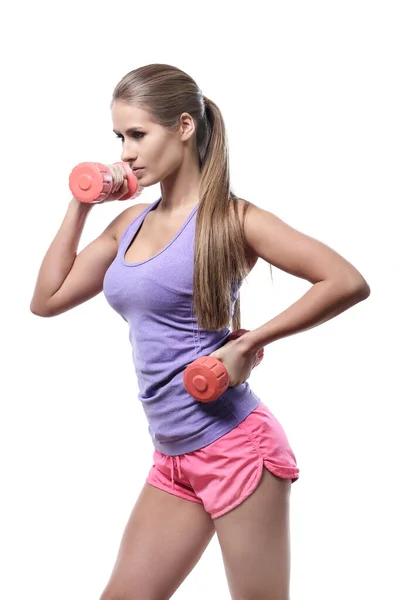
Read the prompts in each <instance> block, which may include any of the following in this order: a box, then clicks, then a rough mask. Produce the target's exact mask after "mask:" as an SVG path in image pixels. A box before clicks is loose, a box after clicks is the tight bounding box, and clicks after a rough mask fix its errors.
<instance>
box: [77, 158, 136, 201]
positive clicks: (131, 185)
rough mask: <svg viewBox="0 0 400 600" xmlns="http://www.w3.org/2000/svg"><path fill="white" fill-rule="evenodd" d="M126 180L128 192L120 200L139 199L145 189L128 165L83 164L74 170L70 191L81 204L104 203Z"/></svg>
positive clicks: (121, 163)
mask: <svg viewBox="0 0 400 600" xmlns="http://www.w3.org/2000/svg"><path fill="white" fill-rule="evenodd" d="M124 179H126V180H127V182H128V192H127V193H126V194H125V195H124V196H123V197H122V198H119V200H130V199H133V198H137V197H138V196H139V195H140V194H141V193H142V191H143V188H142V187H141V186H140V185H139V183H138V180H137V179H136V177H135V175H134V173H133V172H132V170H131V169H130V167H129V166H128V165H127V164H126V163H124V162H118V163H114V164H113V165H103V164H102V163H98V162H83V163H80V164H79V165H76V167H74V168H73V169H72V171H71V174H70V176H69V189H70V190H71V192H72V193H73V195H74V197H75V198H77V199H78V200H80V201H81V202H86V203H96V202H102V201H103V200H105V199H106V198H107V197H108V196H109V195H110V194H113V193H114V192H115V191H117V190H118V189H119V188H120V187H121V186H122V184H123V183H124Z"/></svg>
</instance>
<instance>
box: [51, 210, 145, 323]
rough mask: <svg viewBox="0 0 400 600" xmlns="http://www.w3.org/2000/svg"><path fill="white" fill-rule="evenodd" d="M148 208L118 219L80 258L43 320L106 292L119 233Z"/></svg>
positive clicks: (121, 215)
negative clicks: (128, 222) (104, 286)
mask: <svg viewBox="0 0 400 600" xmlns="http://www.w3.org/2000/svg"><path fill="white" fill-rule="evenodd" d="M145 206H147V205H143V204H137V205H135V206H134V207H129V208H127V209H126V210H125V211H123V212H122V213H120V214H119V215H117V216H116V217H115V219H113V221H111V223H110V224H109V225H108V226H107V227H106V228H105V230H104V231H103V232H102V233H101V234H100V235H99V236H98V237H97V238H96V239H95V240H93V241H92V242H90V244H88V245H87V246H86V247H85V248H84V249H83V250H82V251H81V252H79V254H77V256H76V258H75V261H74V263H73V265H72V268H71V270H70V272H69V273H68V275H67V277H66V278H65V280H64V282H63V284H62V286H61V287H60V289H59V290H57V292H56V293H55V294H53V296H52V297H51V298H50V299H49V300H48V301H47V303H46V310H45V313H44V314H43V316H46V317H54V316H56V315H59V314H61V313H63V312H66V311H67V310H70V309H71V308H74V307H75V306H78V305H79V304H82V303H83V302H86V301H87V300H90V299H91V298H93V297H94V296H96V295H97V294H99V293H100V292H101V291H102V290H103V280H104V276H105V274H106V271H107V269H108V267H109V266H110V265H111V263H112V261H113V260H114V259H115V257H116V255H117V251H118V241H117V240H118V236H117V232H118V229H120V228H121V226H122V225H123V224H124V223H125V224H126V222H127V220H128V217H129V219H134V218H135V215H136V214H139V213H140V212H141V211H142V210H143V209H144V207H145ZM128 211H129V212H128Z"/></svg>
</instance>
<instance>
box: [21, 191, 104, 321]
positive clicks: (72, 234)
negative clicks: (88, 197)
mask: <svg viewBox="0 0 400 600" xmlns="http://www.w3.org/2000/svg"><path fill="white" fill-rule="evenodd" d="M92 206H93V205H90V204H83V203H81V202H79V200H77V199H76V198H72V200H71V201H70V202H69V204H68V209H67V212H66V214H65V217H64V219H63V221H62V223H61V226H60V228H59V230H58V232H57V234H56V236H55V237H54V239H53V241H52V243H51V244H50V246H49V249H48V250H47V252H46V254H45V256H44V258H43V261H42V264H41V266H40V269H39V274H38V277H37V280H36V286H35V290H34V294H33V297H32V300H31V310H32V309H33V310H35V308H40V306H43V305H44V304H45V303H46V301H47V300H48V299H49V298H51V297H52V296H53V295H54V294H55V293H56V292H57V290H58V289H59V288H60V287H61V285H62V284H63V283H64V281H65V279H66V277H67V275H68V273H69V272H70V270H71V269H72V266H73V264H74V261H75V258H76V253H77V249H78V244H79V241H80V238H81V235H82V231H83V228H84V225H85V222H86V219H87V216H88V214H89V212H90V209H91V208H92Z"/></svg>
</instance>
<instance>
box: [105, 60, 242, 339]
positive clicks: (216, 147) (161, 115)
mask: <svg viewBox="0 0 400 600" xmlns="http://www.w3.org/2000/svg"><path fill="white" fill-rule="evenodd" d="M115 100H123V101H125V102H128V103H129V104H134V105H136V106H138V107H140V108H142V109H144V110H146V111H148V112H149V113H150V114H151V116H152V118H153V119H154V121H155V122H156V123H158V124H159V125H161V126H163V127H165V128H167V129H170V130H172V131H176V129H177V127H179V119H180V116H181V114H182V113H184V112H188V113H189V114H190V115H191V116H192V118H193V120H194V121H195V123H196V141H197V149H198V154H199V161H200V170H201V175H200V189H199V208H198V211H197V218H196V232H195V250H194V279H193V311H194V313H195V315H196V318H197V321H198V324H199V326H200V327H202V328H203V329H208V330H220V329H222V328H224V327H229V325H230V323H231V319H232V330H235V329H240V327H241V318H240V293H239V292H238V282H239V281H242V280H243V279H245V277H246V275H247V274H248V272H249V257H248V255H247V252H246V240H245V235H244V227H243V226H244V219H245V214H246V212H247V209H248V207H249V204H250V203H249V202H248V201H243V202H244V204H243V211H240V212H241V214H239V202H238V200H239V198H238V197H237V196H235V194H234V193H233V192H232V191H231V188H230V178H229V157H228V145H227V136H226V129H225V124H224V120H223V118H222V114H221V111H220V110H219V108H218V106H217V105H216V104H215V103H214V102H212V101H211V100H209V99H207V104H206V105H205V103H204V96H203V94H202V92H201V90H200V89H199V87H198V86H197V84H196V82H195V81H194V80H193V79H192V78H191V77H190V76H189V75H187V74H186V73H184V72H183V71H181V70H180V69H178V68H176V67H173V66H171V65H165V64H150V65H146V66H143V67H139V68H137V69H135V70H133V71H130V72H129V73H127V74H126V75H125V76H124V77H123V78H122V79H121V81H120V82H119V83H118V84H117V86H116V87H115V89H114V92H113V96H112V102H114V101H115ZM232 209H233V210H232ZM233 294H238V295H237V300H236V303H235V308H234V312H233V315H232V303H233V301H234V298H233Z"/></svg>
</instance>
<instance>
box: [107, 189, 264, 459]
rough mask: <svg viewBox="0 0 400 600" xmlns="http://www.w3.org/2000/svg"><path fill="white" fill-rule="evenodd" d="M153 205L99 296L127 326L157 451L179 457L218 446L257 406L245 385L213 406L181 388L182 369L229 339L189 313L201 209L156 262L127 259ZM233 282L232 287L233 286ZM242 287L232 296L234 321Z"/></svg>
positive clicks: (124, 243)
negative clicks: (179, 455) (215, 444)
mask: <svg viewBox="0 0 400 600" xmlns="http://www.w3.org/2000/svg"><path fill="white" fill-rule="evenodd" d="M160 201H161V198H159V199H158V200H156V201H155V202H153V203H152V204H150V205H149V206H148V207H147V208H146V209H145V210H144V211H143V212H142V213H141V214H140V215H139V216H138V217H136V219H134V221H132V222H131V223H130V224H129V225H128V227H127V228H126V230H125V232H124V233H123V235H122V238H121V240H120V243H119V245H118V252H117V255H116V257H115V259H114V261H113V262H112V263H111V265H110V266H109V268H108V269H107V272H106V274H105V276H104V281H103V293H104V295H105V298H106V300H107V302H108V303H109V304H110V306H111V307H112V308H113V309H114V310H115V311H116V312H117V313H118V314H119V315H120V316H121V317H122V318H123V319H125V321H127V323H128V325H129V340H130V343H131V346H132V359H133V364H134V368H135V371H136V375H137V380H138V388H139V400H140V402H141V403H142V406H143V409H144V412H145V415H146V419H147V423H148V431H149V434H150V436H151V439H152V442H153V445H154V447H155V448H156V449H157V450H158V451H159V452H163V453H164V454H167V455H170V456H176V455H178V454H184V453H186V452H193V451H195V450H198V449H199V448H203V447H204V446H207V445H208V444H211V443H212V442H213V441H215V440H217V439H218V438H220V437H221V436H223V435H224V434H225V433H228V432H229V431H231V430H232V429H233V428H234V427H236V426H237V425H238V424H239V423H241V422H242V421H243V420H244V419H245V418H246V417H247V416H248V415H249V414H250V413H251V412H252V411H253V410H254V409H255V408H256V407H257V406H258V404H259V403H260V399H259V398H258V397H257V396H256V395H255V394H254V392H253V391H252V390H251V389H250V386H249V384H248V382H244V383H242V384H240V385H238V386H234V387H228V389H227V390H226V392H224V393H223V394H222V395H221V396H220V397H219V398H217V399H216V400H214V401H213V402H208V403H204V402H199V401H197V400H196V399H195V398H193V396H191V395H190V394H189V393H188V392H187V391H186V388H185V386H184V383H183V372H184V370H185V368H186V367H187V366H188V365H189V364H190V363H191V362H193V361H194V360H195V359H196V358H199V357H200V356H205V355H208V354H210V353H211V352H214V351H215V350H217V349H218V348H220V347H221V346H222V345H223V344H224V342H225V340H226V338H227V337H228V336H229V334H230V333H231V331H230V329H229V328H228V327H225V328H223V329H221V330H219V331H210V330H206V329H203V328H200V327H199V325H198V323H197V319H196V316H195V314H194V312H193V308H192V300H193V273H194V268H193V267H194V239H195V226H196V213H197V209H198V207H199V203H197V205H196V206H195V207H194V208H193V210H192V212H191V213H190V214H189V216H188V217H187V219H186V221H185V222H184V224H183V225H182V227H181V228H180V230H179V231H178V233H177V234H176V235H175V236H174V237H173V239H172V240H171V241H170V242H169V243H168V244H167V245H166V246H165V247H164V248H163V249H162V250H161V251H160V252H158V253H157V254H156V255H155V256H152V257H151V258H149V259H147V260H143V261H141V262H136V263H130V262H127V261H126V260H125V253H126V251H127V249H128V247H129V246H130V244H131V242H132V240H133V239H134V237H135V235H136V233H137V231H138V230H139V228H140V226H141V224H142V223H143V221H144V218H145V217H146V215H147V214H148V213H149V212H150V211H151V210H154V209H155V208H156V207H157V205H158V204H159V202H160ZM233 283H235V282H233ZM241 285H242V281H238V282H236V285H235V286H234V288H233V291H232V293H231V298H232V309H231V317H232V316H233V312H234V307H235V302H236V299H237V295H238V291H239V289H240V287H241Z"/></svg>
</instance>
